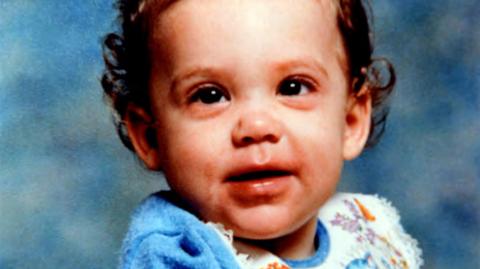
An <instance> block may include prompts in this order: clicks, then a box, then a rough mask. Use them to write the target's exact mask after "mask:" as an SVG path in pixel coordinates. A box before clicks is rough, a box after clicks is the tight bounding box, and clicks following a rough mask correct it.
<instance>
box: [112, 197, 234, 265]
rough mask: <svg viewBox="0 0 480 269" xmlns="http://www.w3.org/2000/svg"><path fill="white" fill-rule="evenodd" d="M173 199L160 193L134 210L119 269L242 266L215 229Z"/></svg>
mask: <svg viewBox="0 0 480 269" xmlns="http://www.w3.org/2000/svg"><path fill="white" fill-rule="evenodd" d="M173 201H174V199H172V198H171V197H170V195H169V193H168V192H160V193H156V194H153V195H151V196H150V197H148V198H147V199H146V200H145V201H144V202H143V203H142V204H141V205H140V206H139V208H138V209H137V210H136V211H135V212H134V214H133V217H132V222H131V225H130V228H129V231H128V233H127V235H126V237H125V239H124V242H123V247H122V258H121V263H120V266H119V268H121V269H127V268H128V269H132V268H142V269H147V268H148V269H153V268H155V269H157V268H202V269H203V268H234V269H235V268H240V267H239V265H238V264H237V263H236V261H235V257H234V254H233V253H232V251H231V250H230V249H229V248H228V247H227V245H226V244H225V243H224V242H223V240H222V239H221V238H220V236H219V235H218V234H217V233H216V232H215V230H214V229H213V228H211V227H209V226H207V225H205V223H203V222H202V221H200V220H199V219H198V218H197V217H196V216H194V215H192V214H191V213H189V212H188V211H186V210H184V209H182V208H180V207H178V206H177V205H175V203H174V202H173Z"/></svg>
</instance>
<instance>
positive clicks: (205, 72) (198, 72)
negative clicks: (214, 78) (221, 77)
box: [170, 66, 220, 90]
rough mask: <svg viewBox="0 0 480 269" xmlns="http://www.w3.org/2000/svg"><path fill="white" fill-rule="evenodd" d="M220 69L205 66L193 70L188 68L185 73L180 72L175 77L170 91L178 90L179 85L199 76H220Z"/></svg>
mask: <svg viewBox="0 0 480 269" xmlns="http://www.w3.org/2000/svg"><path fill="white" fill-rule="evenodd" d="M219 71H220V68H214V67H204V66H195V67H192V68H188V69H187V70H186V71H184V72H179V73H178V74H174V75H173V79H172V84H171V87H170V89H171V90H174V89H176V88H177V85H178V84H179V83H180V82H181V81H184V80H187V79H189V78H192V77H198V76H211V75H212V74H218V72H219Z"/></svg>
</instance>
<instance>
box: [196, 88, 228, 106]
mask: <svg viewBox="0 0 480 269" xmlns="http://www.w3.org/2000/svg"><path fill="white" fill-rule="evenodd" d="M229 99H230V97H229V96H227V95H226V94H225V93H224V91H223V90H222V89H220V88H219V87H216V86H204V87H201V88H199V89H198V90H197V91H196V92H195V93H194V94H192V96H191V97H190V99H189V101H190V102H191V103H194V102H200V103H204V104H214V103H223V102H226V101H228V100H229Z"/></svg>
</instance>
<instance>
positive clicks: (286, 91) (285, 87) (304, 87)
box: [278, 79, 311, 96]
mask: <svg viewBox="0 0 480 269" xmlns="http://www.w3.org/2000/svg"><path fill="white" fill-rule="evenodd" d="M310 91H311V86H310V85H309V84H308V83H307V82H304V81H302V80H300V79H285V80H283V81H282V82H281V83H280V85H279V86H278V93H279V94H281V95H286V96H293V95H303V94H307V93H308V92H310Z"/></svg>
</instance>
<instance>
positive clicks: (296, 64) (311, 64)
mask: <svg viewBox="0 0 480 269" xmlns="http://www.w3.org/2000/svg"><path fill="white" fill-rule="evenodd" d="M273 66H274V67H275V69H276V70H281V71H283V70H290V69H292V68H302V67H307V68H313V69H314V70H316V71H318V72H319V73H321V74H322V75H323V76H325V78H327V79H328V77H329V75H328V72H327V69H326V68H325V67H324V66H323V65H322V64H321V63H320V62H319V61H317V60H316V59H313V58H300V59H291V60H286V61H278V62H274V63H273Z"/></svg>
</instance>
